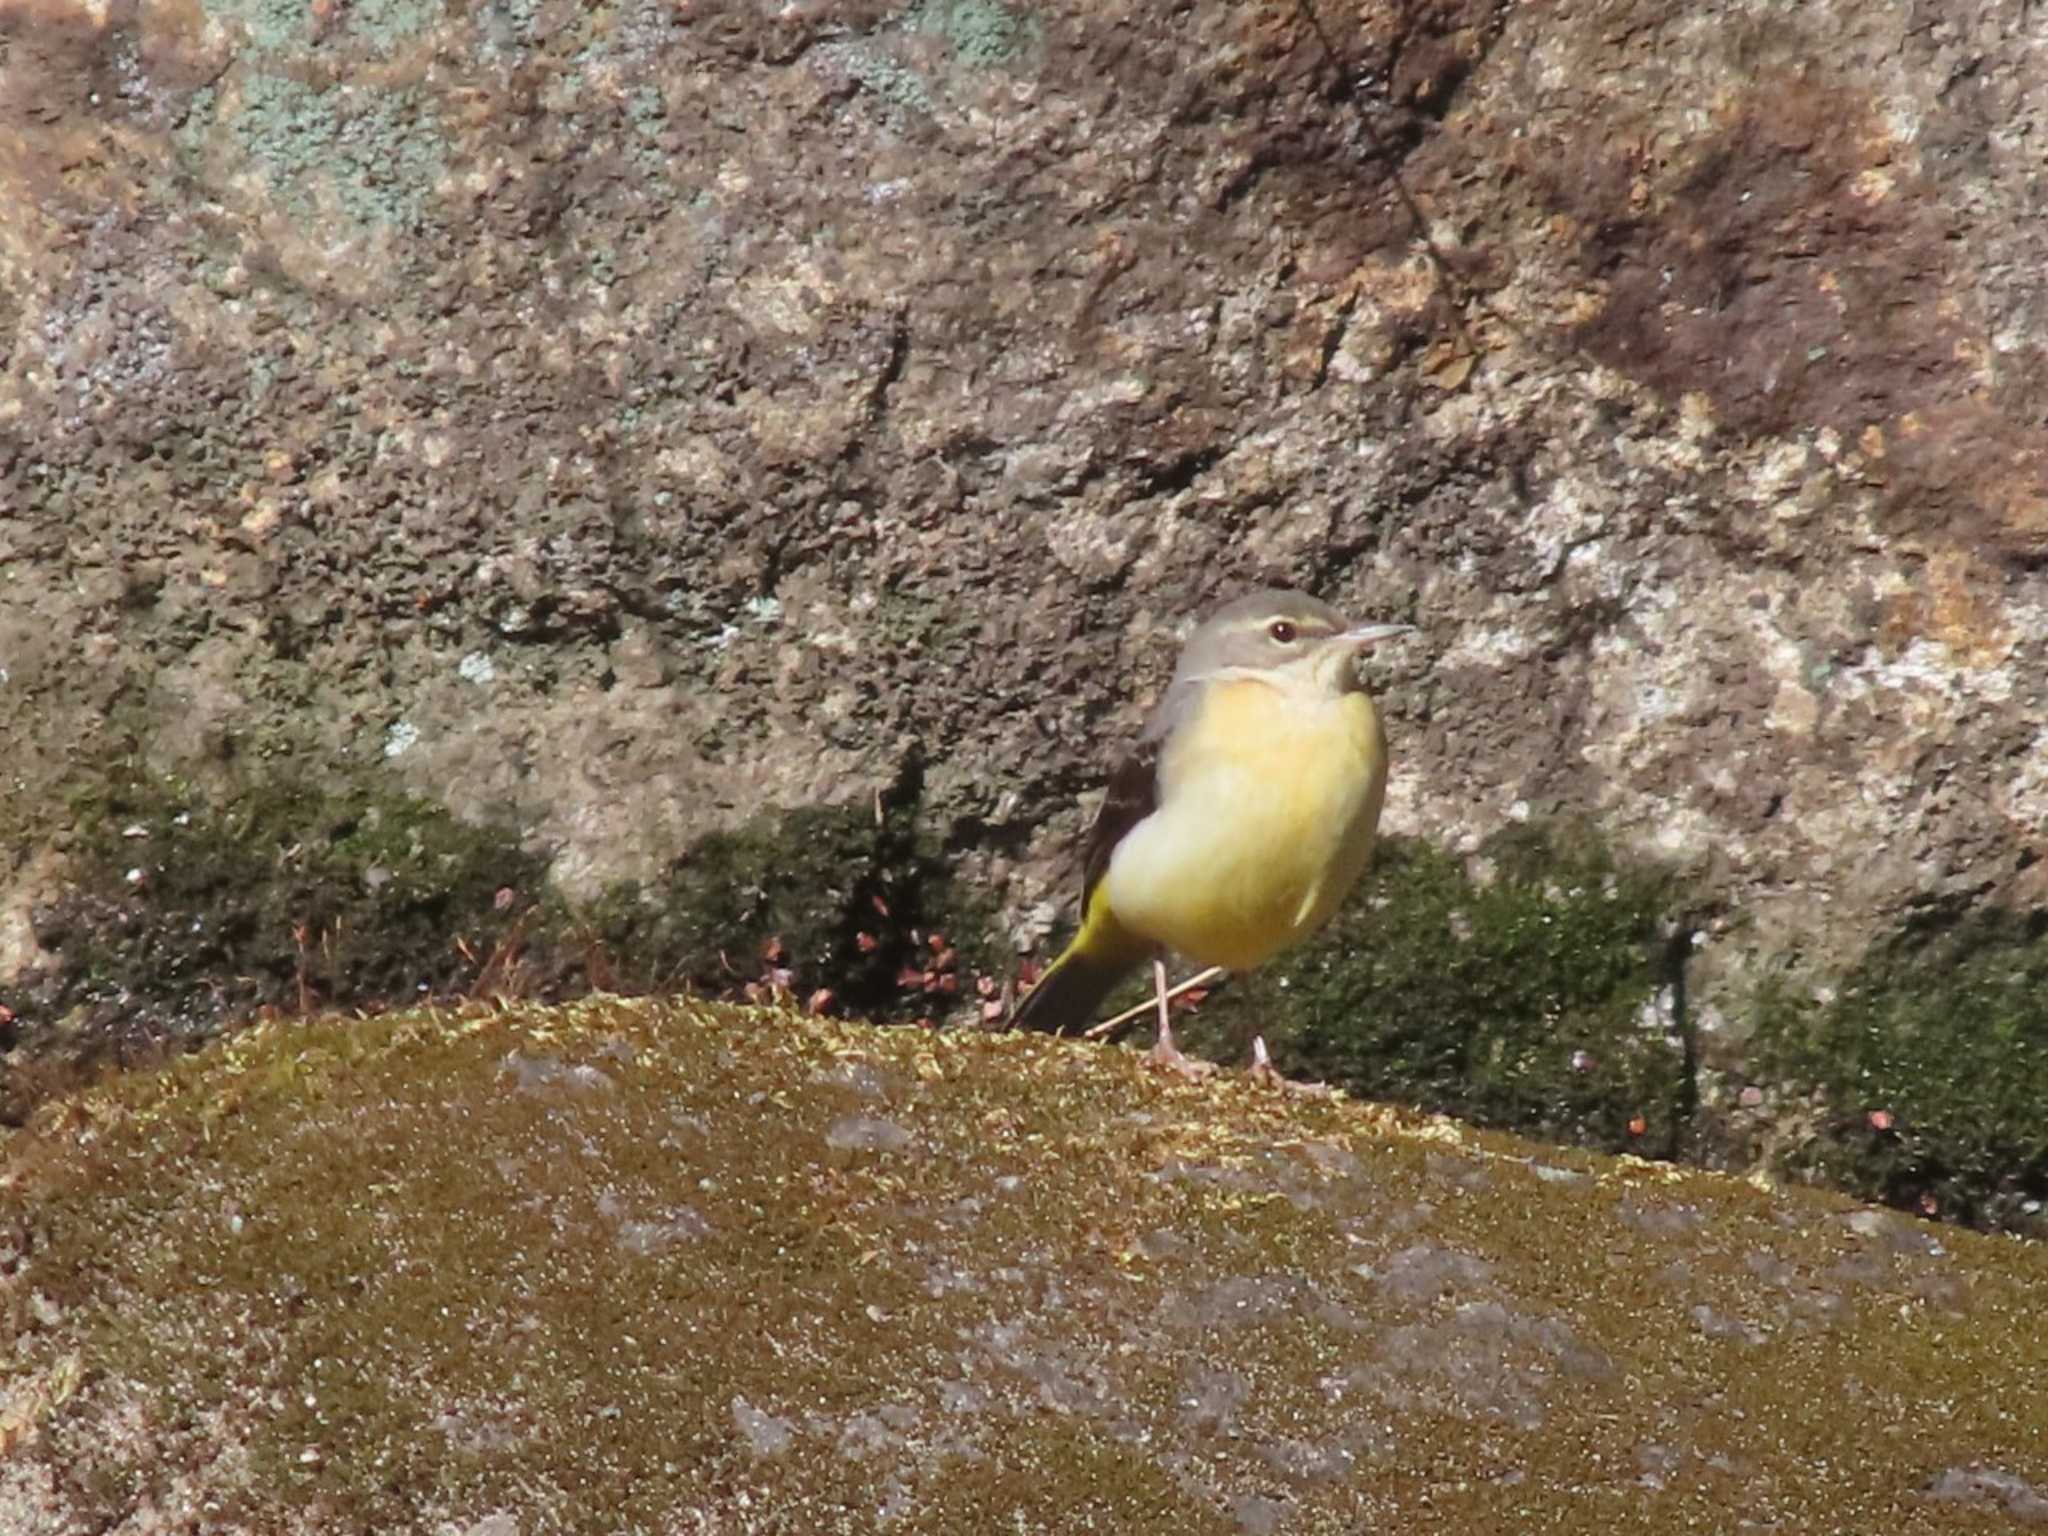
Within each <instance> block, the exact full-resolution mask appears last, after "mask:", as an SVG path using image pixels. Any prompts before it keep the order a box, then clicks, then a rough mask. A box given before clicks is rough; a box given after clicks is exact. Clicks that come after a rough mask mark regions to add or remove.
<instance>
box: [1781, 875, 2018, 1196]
mask: <svg viewBox="0 0 2048 1536" xmlns="http://www.w3.org/2000/svg"><path fill="white" fill-rule="evenodd" d="M1757 1021H1758V1022H1757V1033H1756V1050H1755V1053H1754V1061H1753V1067H1752V1070H1754V1071H1755V1072H1757V1073H1758V1074H1759V1075H1760V1076H1765V1077H1767V1079H1769V1080H1775V1081H1778V1082H1782V1083H1786V1084H1789V1085H1791V1086H1792V1088H1793V1089H1794V1091H1797V1090H1800V1089H1805V1090H1809V1091H1811V1092H1812V1093H1813V1094H1814V1096H1815V1102H1816V1106H1817V1109H1816V1113H1815V1115H1814V1117H1813V1120H1812V1130H1811V1134H1810V1135H1809V1136H1807V1137H1806V1138H1804V1139H1803V1140H1802V1141H1801V1142H1800V1143H1799V1144H1798V1145H1796V1146H1794V1147H1793V1148H1791V1149H1790V1151H1789V1152H1788V1153H1787V1154H1786V1158H1785V1161H1786V1163H1787V1164H1788V1166H1789V1167H1791V1168H1792V1169H1793V1170H1794V1171H1796V1172H1799V1173H1801V1174H1804V1175H1808V1176H1818V1177H1822V1178H1825V1179H1827V1180H1829V1181H1830V1182H1834V1183H1837V1184H1840V1185H1842V1186H1843V1187H1846V1188H1849V1189H1853V1190H1856V1191H1858V1192H1859V1193H1862V1194H1865V1195H1868V1196H1871V1197H1874V1198H1877V1199H1882V1200H1885V1201H1887V1202H1888V1203H1891V1204H1894V1205H1902V1206H1906V1207H1908V1208H1909V1209H1918V1210H1923V1211H1925V1212H1927V1213H1928V1214H1939V1215H1942V1216H1944V1217H1948V1218H1951V1219H1957V1220H1964V1221H1971V1222H1974V1223H1977V1224H1980V1225H1985V1226H2005V1227H2013V1228H2016V1229H2019V1230H2024V1231H2031V1232H2034V1233H2037V1234H2042V1233H2048V1221H2044V1220H2043V1217H2042V1214H2041V1211H2042V1205H2043V1202H2044V1201H2048V914H2042V913H2032V914H2019V913H2011V912H1998V911H1993V912H1982V913H1976V914H1973V915H1971V916H1969V917H1966V918H1964V919H1962V920H1961V921H1958V922H1955V923H1953V924H1947V925H1943V926H1940V927H1936V928H1932V929H1919V930H1914V931H1909V932H1906V933H1904V934H1901V935H1898V936H1896V937H1894V938H1893V939H1891V940H1889V941H1887V942H1885V943H1882V944H1879V945H1877V946H1874V947H1873V948H1872V950H1871V951H1870V953H1869V954H1868V955H1866V956H1865V958H1864V959H1863V960H1862V962H1861V963H1860V964H1858V965H1857V966H1856V967H1855V968H1854V969H1853V970H1852V971H1851V972H1850V973H1849V974H1848V975H1846V976H1844V977H1843V978H1842V979H1841V980H1840V981H1839V982H1838V983H1837V984H1836V985H1835V986H1834V987H1832V988H1831V989H1830V990H1829V991H1828V992H1827V993H1826V994H1824V995H1823V996H1821V997H1816V996H1815V995H1814V994H1813V993H1812V992H1811V991H1810V990H1809V991H1806V992H1803V993H1802V992H1800V991H1798V990H1795V988H1794V987H1793V986H1792V985H1791V983H1790V982H1789V981H1787V980H1784V979H1780V980H1779V981H1778V982H1777V983H1775V984H1773V985H1772V986H1770V987H1767V988H1765V989H1764V991H1763V995H1762V996H1761V997H1760V998H1759V1001H1758V1005H1757Z"/></svg>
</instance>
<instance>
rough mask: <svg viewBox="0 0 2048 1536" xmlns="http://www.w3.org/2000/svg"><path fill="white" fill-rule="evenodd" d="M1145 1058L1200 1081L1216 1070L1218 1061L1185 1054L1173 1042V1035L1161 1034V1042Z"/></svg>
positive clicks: (1188, 1078)
mask: <svg viewBox="0 0 2048 1536" xmlns="http://www.w3.org/2000/svg"><path fill="white" fill-rule="evenodd" d="M1145 1059H1146V1060H1147V1061H1149V1062H1151V1063H1152V1065H1153V1066H1155V1067H1164V1068H1165V1069H1166V1070H1167V1071H1169V1072H1178V1073H1179V1074H1180V1075H1181V1076H1182V1077H1184V1078H1186V1079H1187V1080H1188V1081H1189V1082H1191V1083H1192V1082H1200V1081H1201V1080H1202V1079H1203V1078H1205V1077H1208V1076H1209V1075H1210V1074H1211V1073H1213V1072H1214V1071H1215V1070H1216V1063H1215V1062H1213V1061H1203V1060H1202V1059H1201V1058H1200V1057H1197V1056H1187V1055H1183V1054H1182V1052H1181V1048H1180V1047H1179V1046H1177V1045H1175V1044H1174V1043H1173V1036H1172V1035H1161V1036H1160V1037H1159V1043H1158V1044H1157V1045H1155V1046H1153V1047H1152V1049H1151V1050H1150V1051H1148V1052H1146V1054H1145Z"/></svg>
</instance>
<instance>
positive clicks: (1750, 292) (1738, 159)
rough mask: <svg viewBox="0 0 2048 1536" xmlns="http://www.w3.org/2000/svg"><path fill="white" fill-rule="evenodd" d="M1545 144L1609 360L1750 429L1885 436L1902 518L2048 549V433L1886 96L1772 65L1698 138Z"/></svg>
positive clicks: (1891, 502) (1963, 537)
mask: <svg viewBox="0 0 2048 1536" xmlns="http://www.w3.org/2000/svg"><path fill="white" fill-rule="evenodd" d="M1529 153H1531V154H1532V155H1534V154H1536V153H1538V150H1536V149H1532V150H1531V151H1529ZM1540 154H1541V157H1542V158H1541V161H1540V163H1532V165H1531V170H1532V173H1533V174H1534V175H1535V176H1536V177H1537V178H1538V180H1539V181H1540V182H1542V183H1543V184H1545V186H1546V190H1547V192H1548V194H1549V196H1550V197H1551V198H1552V200H1553V201H1554V202H1555V203H1556V204H1557V205H1559V206H1560V208H1561V210H1562V211H1563V213H1564V214H1565V215H1566V217H1567V218H1568V220H1569V221H1570V224H1571V227H1572V233H1573V235H1574V236H1575V238H1576V239H1577V241H1578V242H1579V247H1580V248H1579V252H1578V259H1579V261H1580V263H1581V266H1582V268H1583V269H1584V270H1585V272H1586V274H1587V276H1588V277H1589V278H1590V279H1591V280H1592V281H1593V283H1594V285H1595V287H1596V291H1597V293H1598V294H1599V295H1600V298H1599V301H1598V302H1597V303H1596V305H1595V306H1594V307H1593V308H1592V310H1591V312H1590V313H1589V314H1588V315H1586V316H1585V317H1584V318H1583V319H1581V320H1580V321H1579V323H1578V324H1577V325H1576V327H1575V329H1574V335H1575V339H1576V340H1577V341H1578V342H1579V344H1580V345H1582V346H1583V347H1585V349H1586V350H1587V351H1588V352H1589V353H1590V354H1591V355H1592V356H1594V357H1595V358H1597V359H1598V360H1599V361H1601V362H1603V363H1605V364H1607V365H1608V366H1610V367H1613V368H1615V369H1617V370H1619V371H1621V372H1623V373H1625V374H1628V375H1630V376H1631V377H1634V378H1637V379H1640V380H1642V381H1643V382H1644V383H1646V384H1648V385H1650V386H1651V387H1653V388H1655V389H1656V390H1658V391H1659V392H1660V393H1661V394H1664V395H1667V396H1668V397H1670V398H1672V399H1676V398H1678V397H1679V396H1681V395H1683V394H1685V393H1686V392H1687V391H1698V392H1700V393H1702V394H1704V395H1706V396H1707V397H1708V398H1709V399H1710V400H1711V401H1712V403H1713V408H1714V411H1715V413H1716V415H1717V416H1718V417H1719V418H1720V420H1722V421H1723V422H1724V423H1726V424H1727V425H1728V426H1730V427H1732V428H1734V429H1736V430H1738V431H1741V432H1744V433H1750V434H1755V435H1783V434H1791V433H1797V432H1802V431H1812V430H1817V429H1821V428H1832V429H1834V430H1835V431H1837V432H1838V433H1840V434H1841V435H1842V437H1843V438H1844V439H1845V440H1847V441H1851V442H1858V443H1860V444H1864V445H1871V444H1877V445H1882V449H1883V451H1882V453H1881V454H1872V455H1870V456H1869V457H1870V458H1871V459H1872V460H1873V461H1877V460H1880V459H1881V463H1878V462H1873V463H1872V465H1871V466H1870V469H1871V474H1872V478H1873V479H1874V481H1875V483H1876V484H1877V485H1878V487H1879V489H1880V504H1881V507H1882V511H1883V514H1884V516H1885V518H1886V521H1887V523H1888V524H1889V525H1890V526H1891V528H1892V529H1893V530H1894V531H1896V532H1901V533H1910V534H1918V535H1922V536H1925V537H1927V538H1929V539H1932V540H1938V541H1942V542H1954V543H1956V544H1959V545H1962V546H1964V547H1968V546H1973V545H1978V544H1982V545H1987V546H1989V547H1990V548H1991V549H1993V550H1995V551H1997V552H1998V553H1999V554H2001V555H2002V556H2004V557H2005V558H2007V559H2011V560H2016V561H2021V562H2031V561H2034V560H2038V559H2041V558H2044V557H2048V478H2044V471H2048V437H2044V435H2043V432H2042V429H2041V427H2040V425H2039V423H2038V422H2035V421H2030V420H2027V419H2025V418H2024V417H2023V416H2019V415H2016V414H2014V413H2013V412H2011V411H2010V410H2008V409H2007V408H2006V406H2005V404H2004V402H2003V401H2002V400H2001V398H2000V391H1998V390H1997V389H1996V388H1995V384H1996V382H1997V381H1996V367H1997V364H1996V360H1995V359H1994V358H1993V356H1992V353H1991V349H1990V346H1989V343H1988V340H1987V338H1986V335H1985V330H1984V326H1983V324H1982V323H1981V321H1980V319H1979V317H1978V316H1977V314H1976V313H1975V306H1974V304H1973V302H1972V300H1971V298H1970V296H1969V286H1968V284H1967V283H1966V282H1965V281H1964V280H1963V278H1962V275H1961V274H1959V273H1958V272H1957V270H1956V268H1955V265H1954V261H1955V258H1954V256H1953V254H1952V245H1953V242H1954V239H1955V237H1956V236H1957V235H1958V233H1959V228H1958V221H1957V218H1956V216H1955V214H1954V212H1953V211H1952V210H1951V209H1950V208H1949V207H1948V206H1947V205H1946V204H1945V203H1944V201H1943V199H1942V197H1941V195H1940V192H1939V190H1938V189H1937V188H1936V187H1934V186H1933V185H1932V184H1931V183H1929V182H1928V181H1927V180H1925V179H1924V178H1923V177H1922V176H1921V175H1920V174H1919V173H1918V171H1917V169H1916V168H1915V167H1914V166H1913V165H1912V163H1911V161H1910V156H1909V154H1908V153H1907V150H1906V147H1905V146H1903V145H1901V144H1899V143H1897V142H1896V141H1895V139H1894V138H1893V136H1892V134H1891V133H1890V131H1889V130H1888V128H1887V127H1886V125H1885V124H1884V123H1883V122H1882V121H1881V120H1879V119H1878V117H1877V116H1876V115H1875V112H1874V110H1873V107H1872V105H1871V103H1870V102H1869V100H1868V99H1867V98H1865V97H1863V96H1861V95H1858V94H1855V93H1851V92H1848V91H1844V90H1837V89H1830V88H1827V87H1825V86H1816V85H1814V84H1813V83H1812V82H1810V81H1800V82H1797V83H1796V86H1795V84H1794V83H1793V82H1789V81H1760V82H1759V83H1758V85H1757V87H1756V89H1755V90H1753V91H1752V92H1751V93H1749V94H1748V95H1746V96H1744V97H1742V98H1740V99H1737V100H1735V101H1732V102H1730V103H1728V104H1727V105H1726V106H1724V107H1723V108H1722V109H1721V110H1719V111H1718V112H1717V114H1716V115H1715V121H1714V126H1713V127H1712V128H1711V129H1710V130H1709V131H1708V132H1707V133H1705V134H1703V135H1702V136H1701V137H1700V138H1699V139H1697V140H1696V141H1694V142H1689V143H1671V142H1668V141H1658V142H1654V143H1630V144H1623V145H1620V146H1617V145H1616V144H1615V143H1614V141H1613V139H1612V137H1611V136H1610V135H1608V134H1606V133H1604V132H1603V133H1601V134H1600V135H1599V136H1597V137H1596V136H1594V135H1593V134H1591V133H1589V134H1588V135H1587V136H1586V137H1585V138H1583V139H1580V140H1577V141H1575V142H1572V143H1567V144H1559V143H1557V142H1555V141H1552V142H1550V143H1548V144H1545V145H1542V146H1540ZM2005 393H2007V394H2009V391H2008V392H2005Z"/></svg>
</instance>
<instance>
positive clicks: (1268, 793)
mask: <svg viewBox="0 0 2048 1536" xmlns="http://www.w3.org/2000/svg"><path fill="white" fill-rule="evenodd" d="M1413 629H1414V626H1413V625H1409V624H1364V625H1353V624H1351V623H1349V622H1348V621H1347V620H1346V619H1345V617H1344V616H1343V615H1342V614H1341V613H1339V612H1338V611H1337V610H1336V609H1335V608H1333V607H1331V606H1330V605H1329V604H1328V603H1325V602H1322V601H1320V600H1318V599H1316V598H1314V597H1311V596H1309V595H1308V594H1306V593H1303V592H1294V591H1286V590H1282V589H1278V588H1267V589H1265V590H1261V591H1257V592H1252V593H1249V594H1247V595H1245V596H1243V597H1240V598H1238V599H1236V600H1235V601H1233V602H1229V603H1226V604H1224V605H1223V606H1222V607H1221V608H1218V609H1217V610H1216V611H1215V612H1214V613H1212V614H1211V615H1210V616H1209V617H1208V618H1207V619H1206V620H1204V621H1203V623H1202V624H1201V625H1200V626H1199V627H1198V628H1196V630H1195V631H1194V633H1193V634H1192V635H1190V636H1189V637H1188V641H1187V644H1186V645H1185V646H1183V647H1182V649H1181V653H1180V659H1179V661H1178V663H1177V664H1176V665H1175V667H1174V670H1173V676H1172V678H1171V679H1170V680H1169V681H1168V683H1167V685H1166V691H1165V693H1164V694H1162V695H1161V696H1160V699H1159V701H1158V703H1157V704H1156V705H1155V706H1154V707H1153V710H1152V712H1151V714H1150V716H1149V717H1148V718H1147V720H1146V722H1145V725H1144V727H1143V729H1142V730H1140V732H1139V734H1138V739H1137V744H1136V746H1135V748H1134V749H1133V750H1132V751H1131V752H1130V753H1129V754H1128V755H1127V756H1125V757H1124V758H1123V760H1122V761H1121V762H1120V763H1119V764H1118V765H1117V767H1116V768H1115V770H1114V772H1112V773H1111V775H1110V777H1109V783H1108V787H1107V789H1106V791H1105V793H1104V795H1103V800H1102V808H1101V809H1100V811H1098V812H1097V813H1096V816H1095V820H1094V822H1093V824H1092V825H1091V826H1090V828H1089V831H1088V837H1087V841H1086V843H1085V845H1084V849H1083V854H1082V879H1081V926H1080V928H1079V930H1078V931H1077V932H1076V933H1075V935H1074V937H1073V940H1072V941H1071V942H1070V943H1069V944H1068V945H1067V947H1066V948H1065V949H1064V950H1063V951H1062V952H1061V953H1060V955H1059V958H1057V959H1056V960H1054V961H1053V963H1052V965H1051V966H1050V967H1048V968H1047V969H1046V971H1045V973H1044V974H1043V975H1041V976H1040V977H1039V978H1038V981H1037V982H1036V984H1035V985H1033V986H1032V987H1031V988H1030V990H1029V991H1027V992H1026V993H1025V994H1024V996H1023V997H1022V998H1021V999H1020V1000H1019V1001H1018V1003H1017V1006H1016V1008H1015V1010H1014V1011H1013V1012H1012V1014H1011V1020H1010V1022H1011V1024H1012V1026H1013V1027H1014V1028H1019V1029H1037V1030H1045V1031H1049V1032H1052V1033H1065V1032H1067V1031H1068V1030H1071V1029H1074V1028H1076V1027H1079V1026H1082V1025H1085V1024H1086V1023H1088V1021H1089V1020H1090V1019H1091V1018H1092V1017H1093V1015H1094V1013H1095V1011H1096V1010H1097V1009H1098V1008H1099V1007H1100V1006H1101V1004H1102V1000H1103V999H1104V998H1105V997H1107V996H1108V995H1109V993H1110V992H1111V990H1112V989H1114V988H1115V986H1116V985H1117V983H1118V982H1120V981H1122V980H1123V979H1124V977H1125V976H1127V975H1129V974H1130V972H1131V971H1132V970H1134V969H1136V968H1137V967H1138V966H1140V965H1142V964H1144V963H1145V962H1146V961H1147V960H1148V959H1149V960H1150V961H1151V964H1152V979H1153V990H1154V995H1155V997H1156V998H1157V1000H1158V1008H1159V1039H1158V1043H1157V1045H1156V1046H1155V1047H1154V1054H1155V1056H1156V1057H1157V1058H1158V1059H1159V1060H1161V1061H1163V1062H1165V1063H1167V1064H1169V1065H1173V1066H1176V1067H1180V1068H1181V1069H1183V1070H1187V1069H1188V1068H1189V1065H1190V1064H1189V1063H1188V1062H1187V1059H1186V1058H1185V1057H1183V1056H1182V1055H1181V1053H1180V1051H1179V1050H1178V1048H1177V1047H1176V1046H1175V1044H1174V1039H1173V1026H1172V1022H1171V1020H1170V1018H1169V1017H1168V1010H1167V1002H1168V993H1167V986H1166V961H1165V956H1166V955H1167V953H1168V952H1171V953H1174V954H1178V955H1181V956H1183V957H1184V958H1186V959H1189V960H1192V961H1195V962H1196V963H1197V964H1200V965H1203V966H1206V967H1211V968H1215V969H1220V970H1228V971H1243V970H1249V969H1251V968H1252V967H1254V966H1257V965H1260V964H1262V963H1264V962H1265V961H1267V960H1269V959H1271V958H1272V957H1273V956H1274V955H1276V954H1278V953H1279V952H1280V951H1282V950H1284V949H1287V948H1288V947H1290V946H1291V945H1294V944H1297V943H1299V942H1300V941H1301V940H1303V939H1305V938H1307V937H1308V936H1309V935H1310V934H1312V933H1314V932H1315V931H1316V930H1317V929H1319V928H1321V927H1322V926H1323V924H1324V923H1326V922H1328V921H1329V919H1330V917H1331V915H1332V914H1333V913H1335V912H1336V910H1337V908H1338V907H1339V906H1340V905H1341V904H1342V903H1343V901H1344V898H1345V897H1346V896H1347V895H1349V894H1350V892H1351V889H1352V887H1354V886H1355V885H1357V883H1358V880H1359V877H1360V876H1361V875H1363V874H1364V873H1365V868H1366V865H1367V863H1368V862H1369V860H1370V859H1371V857H1372V844H1373V835H1374V833H1375V831H1376V830H1377V828H1378V826H1379V819H1380V807H1381V805H1382V803H1383V802H1384V801H1385V799H1386V791H1387V737H1386V730H1385V727H1384V726H1383V725H1382V723H1381V721H1380V717H1379V711H1378V710H1377V709H1375V708H1374V707H1373V702H1372V699H1371V698H1370V697H1369V696H1368V695H1367V693H1366V691H1365V688H1364V685H1363V683H1362V682H1361V681H1360V679H1359V677H1358V666H1357V663H1358V659H1359V658H1360V656H1362V655H1363V654H1364V653H1365V652H1366V651H1367V650H1369V649H1370V648H1372V647H1373V646H1375V645H1377V644H1378V643H1379V642H1380V641H1382V640H1388V639H1391V638H1393V637H1394V636H1396V635H1402V634H1408V633H1410V632H1412V631H1413Z"/></svg>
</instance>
